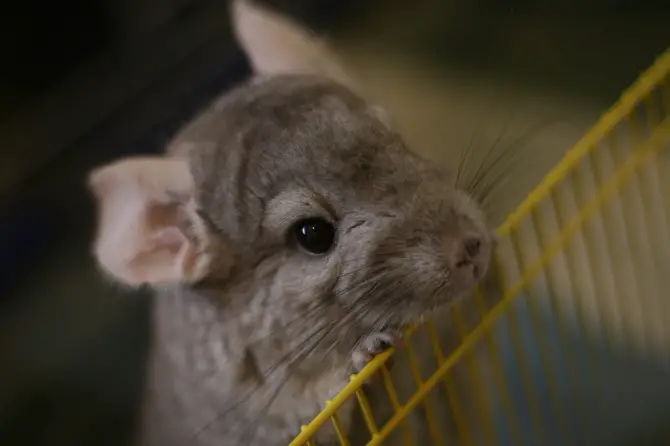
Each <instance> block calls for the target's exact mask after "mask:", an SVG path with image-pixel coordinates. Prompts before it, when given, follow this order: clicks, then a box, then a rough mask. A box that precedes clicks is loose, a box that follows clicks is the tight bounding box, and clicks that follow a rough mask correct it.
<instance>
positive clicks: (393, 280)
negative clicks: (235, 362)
mask: <svg viewBox="0 0 670 446" xmlns="http://www.w3.org/2000/svg"><path fill="white" fill-rule="evenodd" d="M236 5H237V7H241V8H242V9H241V10H238V11H237V12H238V13H241V14H242V17H241V18H240V20H239V21H238V35H239V36H241V37H240V38H241V39H242V41H243V46H244V47H245V48H246V50H247V51H248V52H249V53H250V59H251V60H252V61H253V60H260V61H261V62H257V63H255V64H254V65H255V68H256V70H257V71H258V72H260V74H262V76H259V77H258V78H255V79H253V80H251V81H250V82H248V83H247V84H245V85H243V86H241V87H239V88H237V89H235V90H234V91H232V92H230V93H228V94H227V95H226V96H225V97H223V98H221V99H220V100H218V101H216V102H215V103H214V104H213V105H212V106H211V108H209V109H208V110H207V111H206V112H205V113H203V114H202V115H200V116H199V117H198V118H197V119H196V120H195V121H193V122H192V123H191V124H190V125H189V126H187V127H186V128H185V129H184V131H183V132H182V133H181V134H180V135H179V136H178V137H177V139H176V140H175V141H174V142H173V143H172V145H171V146H170V148H169V150H168V155H167V156H160V157H143V158H128V159H124V160H120V161H117V162H115V163H111V164H108V165H106V166H103V167H101V168H99V169H97V170H95V171H94V172H93V173H92V174H91V177H90V184H91V187H92V190H93V191H94V194H95V196H96V198H97V201H98V203H99V210H100V213H99V228H98V236H97V239H96V242H95V249H94V251H95V256H96V258H97V260H98V262H99V264H100V265H101V267H102V268H103V269H104V270H105V271H106V272H107V273H109V274H110V275H111V276H112V277H114V278H115V279H117V280H119V281H121V282H124V283H127V284H130V285H141V284H152V285H159V284H171V283H175V284H180V286H184V285H185V286H193V287H197V286H199V285H200V284H203V283H207V284H208V285H207V286H208V287H209V289H210V291H211V290H212V289H214V290H217V289H219V290H220V293H219V294H218V295H219V297H220V299H222V300H223V301H225V299H226V296H225V291H224V290H225V289H227V287H228V286H229V284H230V283H231V282H235V283H237V284H238V285H239V284H240V283H245V282H246V283H248V287H252V288H253V287H267V288H268V289H267V296H269V299H276V300H277V302H285V303H287V305H288V303H290V305H288V306H290V307H295V306H304V307H310V306H312V305H314V303H319V305H321V306H327V307H329V308H331V309H332V310H333V311H335V312H336V314H339V316H338V317H340V318H341V319H342V320H343V321H344V320H349V321H350V322H356V323H360V324H362V325H365V326H366V327H377V326H383V325H389V324H391V325H403V324H405V323H408V322H412V321H415V320H417V319H418V318H421V317H422V316H424V315H426V314H428V313H429V312H430V311H431V310H433V309H435V308H436V307H438V306H440V305H442V304H445V303H448V302H450V301H453V300H454V299H456V298H458V297H460V296H463V295H464V294H466V293H468V292H470V291H471V290H472V289H473V288H474V286H475V284H476V283H477V282H478V281H479V280H480V279H481V278H482V276H483V275H484V274H485V273H486V271H487V269H488V267H489V263H490V259H491V252H492V249H493V246H494V236H493V233H492V231H491V229H490V228H489V226H488V225H487V222H486V218H485V216H484V214H483V212H482V210H481V209H480V206H479V205H478V204H477V202H476V201H475V200H474V199H472V198H471V197H470V196H469V195H468V193H466V192H465V191H463V190H459V189H458V188H457V187H456V185H455V181H454V177H453V176H452V175H451V174H450V173H449V172H448V171H446V170H444V169H442V168H441V167H439V166H436V165H434V164H432V163H430V162H428V161H426V160H424V159H422V158H421V157H419V156H417V155H416V154H414V153H413V152H412V151H410V150H408V149H407V147H405V144H404V143H403V140H402V138H401V137H400V136H399V135H398V134H397V133H396V132H394V131H393V130H392V128H391V126H390V124H389V122H388V119H387V118H386V116H385V114H384V113H383V111H382V110H381V108H380V107H378V106H376V105H370V104H368V103H367V102H366V101H365V100H364V99H363V98H362V97H361V96H360V95H359V94H357V93H355V92H354V91H355V90H356V87H355V86H351V85H350V84H349V81H348V80H346V77H340V75H341V74H342V73H344V70H342V69H341V68H339V65H333V66H337V69H336V71H335V72H336V75H331V74H332V72H326V73H325V74H324V73H318V72H310V70H309V69H296V70H295V71H296V73H290V72H288V71H289V70H287V69H286V66H284V65H281V64H279V65H281V66H279V68H278V66H277V65H273V64H271V63H268V62H267V60H265V59H263V58H261V57H260V56H261V55H264V54H269V53H272V54H273V57H278V55H281V54H282V51H281V48H280V47H278V48H274V47H273V46H272V45H273V42H275V41H276V40H275V39H270V40H269V42H270V43H268V41H267V40H265V41H264V42H265V43H259V42H258V41H254V39H252V38H249V39H247V40H244V38H245V35H247V36H248V35H255V34H253V29H248V28H245V26H248V25H249V23H252V24H255V26H261V25H263V17H262V16H261V17H257V16H255V15H254V14H257V13H258V11H255V10H253V9H252V10H249V11H247V12H244V11H245V10H244V8H247V7H248V5H247V6H245V4H242V3H236ZM247 13H248V14H249V16H245V15H244V14H247ZM287 26H288V25H287ZM240 27H241V28H242V29H240ZM263 29H264V30H266V31H267V27H263ZM295 39H296V41H297V42H300V39H299V38H297V37H295ZM305 45H306V43H305ZM298 46H299V45H298ZM310 48H311V47H310ZM301 51H304V48H303V49H302V50H301ZM289 53H290V51H289ZM291 58H294V59H295V58H297V56H296V55H295V54H287V55H285V58H284V59H281V58H279V60H283V61H285V60H291ZM289 65H290V64H289ZM305 66H306V65H303V66H300V67H301V68H304V67H305ZM319 66H321V67H323V66H324V64H320V65H319ZM259 278H264V279H263V280H259ZM265 279H267V280H265ZM210 295H212V293H210ZM213 295H215V296H216V295H217V293H216V292H214V293H213ZM305 317H306V318H308V317H309V315H306V316H305Z"/></svg>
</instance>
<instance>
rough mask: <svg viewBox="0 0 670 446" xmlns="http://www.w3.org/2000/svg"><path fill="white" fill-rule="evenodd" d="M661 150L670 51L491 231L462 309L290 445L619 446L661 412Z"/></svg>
mask: <svg viewBox="0 0 670 446" xmlns="http://www.w3.org/2000/svg"><path fill="white" fill-rule="evenodd" d="M669 145H670V50H668V51H666V53H665V54H663V55H662V56H661V57H659V58H658V59H657V61H656V62H655V63H654V64H653V66H652V67H651V68H649V69H648V70H647V71H646V72H645V73H644V74H642V75H641V76H640V78H639V79H638V80H637V81H636V82H635V84H634V85H633V86H632V87H630V88H629V89H628V90H627V91H626V92H624V93H623V95H622V96H621V98H620V99H619V101H618V102H617V103H616V104H615V105H614V106H613V107H612V108H611V109H610V110H609V111H608V112H607V113H605V114H604V115H603V116H602V118H601V119H600V120H599V122H598V123H597V124H596V125H595V126H594V127H593V128H592V129H591V130H590V131H589V132H588V133H587V134H586V135H585V136H584V137H583V138H582V139H581V140H580V141H579V142H578V143H577V144H576V145H575V146H574V147H573V148H572V149H571V150H570V151H568V152H567V154H566V155H565V157H564V158H563V160H562V161H561V162H560V163H559V164H558V165H557V166H556V167H555V168H554V169H552V170H551V171H550V172H549V174H548V175H546V177H545V178H544V180H543V181H542V182H541V183H540V185H539V186H538V187H537V188H536V189H535V190H534V191H533V192H531V193H530V194H529V195H528V197H527V198H526V200H525V201H524V202H523V203H522V204H521V205H520V206H519V207H518V208H517V209H516V210H515V211H514V212H513V213H511V214H510V215H509V216H508V218H507V219H506V221H505V222H504V223H503V224H502V225H501V226H500V228H499V229H498V234H499V236H500V245H499V247H498V249H497V253H496V258H495V261H494V268H493V270H494V271H493V274H491V276H492V277H490V278H489V280H488V281H487V282H486V283H484V284H482V286H481V287H480V289H479V290H477V292H476V293H475V296H474V298H473V299H466V300H464V301H463V302H462V304H459V305H458V306H457V307H456V308H452V309H449V310H448V311H445V314H443V315H438V316H436V317H435V318H433V320H431V321H429V322H427V323H426V324H424V325H422V326H420V327H415V328H412V329H410V330H409V331H408V332H407V333H406V335H405V338H406V347H405V348H403V349H402V350H401V351H398V352H397V353H396V352H395V351H394V350H390V351H388V352H385V353H382V354H381V355H378V356H377V357H376V358H375V359H374V360H373V361H372V362H371V363H370V364H368V366H366V367H365V368H364V369H363V370H362V371H361V372H360V373H359V374H357V375H355V376H352V378H351V382H350V383H349V384H348V385H347V386H346V387H345V388H344V389H343V390H342V391H341V392H340V393H339V394H338V395H337V396H336V397H335V398H333V400H332V401H328V402H327V403H326V406H325V409H324V410H323V411H322V412H321V413H320V414H319V415H318V416H317V417H316V418H315V419H314V420H313V421H312V422H311V423H310V424H308V425H307V426H304V427H303V429H302V432H300V433H299V435H298V436H297V437H296V438H295V439H294V440H293V441H292V442H291V443H290V444H291V445H293V446H297V445H315V444H317V442H316V438H317V434H318V433H320V432H322V431H325V430H331V431H332V432H331V434H332V435H333V438H335V439H337V441H338V444H341V445H343V446H347V445H362V444H367V445H378V444H382V443H383V444H391V445H395V444H403V445H428V444H434V445H441V444H446V445H494V444H499V445H515V446H516V445H526V444H527V445H543V446H544V445H554V444H555V445H557V446H558V445H561V446H563V445H581V444H584V445H594V444H598V445H602V444H620V443H616V441H618V440H621V436H622V435H623V434H622V432H626V431H630V430H631V429H635V428H638V429H641V428H640V427H639V426H640V425H641V423H644V421H645V420H647V419H649V418H650V417H652V416H654V414H655V415H658V414H659V413H670V412H668V411H670V407H668V406H670V403H668V402H670V379H668V378H670V375H668V374H667V373H668V372H667V367H665V366H666V365H668V364H667V362H668V361H667V359H668V357H667V356H668V355H667V353H665V352H666V351H670V349H669V346H670V329H669V328H667V327H668V324H667V323H666V321H668V320H670V299H669V298H667V297H666V295H667V294H668V292H664V291H662V290H663V289H667V288H666V287H664V286H665V285H668V282H670V280H666V277H668V276H670V223H669V222H670V220H669V218H668V214H670V187H669V186H670V158H669V155H668V151H666V150H663V149H667V148H668V146H669ZM447 353H449V354H447ZM392 355H393V357H394V358H393V359H394V364H393V367H387V364H386V363H387V360H388V359H389V357H390V356H392ZM631 358H637V359H638V360H639V362H640V363H645V364H653V366H645V367H647V369H650V370H647V369H644V370H637V369H636V370H635V371H627V372H626V370H627V369H630V368H632V367H633V366H631V365H630V364H632V363H634V362H635V361H634V360H633V359H631ZM624 372H625V373H624ZM617 374H620V375H622V376H621V377H618V378H617ZM617 380H619V381H617ZM645 385H646V386H647V389H646V390H645V389H644V387H645ZM345 403H349V404H352V403H353V404H355V406H356V407H355V413H356V416H355V417H354V418H355V419H354V420H353V422H352V423H353V424H351V426H348V427H347V428H346V429H345V428H344V427H343V426H344V424H343V421H344V420H343V417H344V416H345V414H344V413H342V415H339V416H338V411H340V409H341V408H342V407H343V405H345ZM664 404H665V405H664ZM638 406H639V407H638ZM664 410H665V412H663V411H664ZM346 416H347V417H351V415H350V414H349V412H347V415H346ZM664 421H667V419H666V420H664ZM636 423H637V424H636ZM347 424H349V423H347ZM615 440H616V441H615ZM645 444H648V443H645Z"/></svg>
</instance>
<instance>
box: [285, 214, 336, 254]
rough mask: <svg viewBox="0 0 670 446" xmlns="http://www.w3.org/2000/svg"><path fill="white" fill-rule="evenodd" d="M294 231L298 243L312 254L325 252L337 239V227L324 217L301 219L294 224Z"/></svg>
mask: <svg viewBox="0 0 670 446" xmlns="http://www.w3.org/2000/svg"><path fill="white" fill-rule="evenodd" d="M293 232H294V234H295V239H296V240H297V241H298V244H299V245H300V246H301V247H302V248H303V249H304V250H305V251H307V252H310V253H312V254H324V253H325V252H327V251H328V250H329V249H330V248H331V247H332V246H333V242H334V241H335V228H334V227H333V225H332V224H330V223H329V222H327V221H326V220H324V219H322V218H308V219H306V220H301V221H299V222H298V223H297V224H296V225H295V226H294V228H293Z"/></svg>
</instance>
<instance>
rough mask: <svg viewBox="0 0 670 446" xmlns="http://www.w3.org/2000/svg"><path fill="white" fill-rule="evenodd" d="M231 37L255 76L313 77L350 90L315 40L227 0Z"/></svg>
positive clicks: (245, 2) (246, 3)
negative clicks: (335, 82) (230, 21)
mask: <svg viewBox="0 0 670 446" xmlns="http://www.w3.org/2000/svg"><path fill="white" fill-rule="evenodd" d="M230 1H231V3H230V5H231V20H232V22H233V29H234V32H235V36H236V38H237V40H238V42H239V43H240V45H241V46H242V49H243V50H244V51H245V53H246V55H247V57H248V58H249V61H250V63H251V66H252V68H253V70H254V72H255V73H256V74H291V73H293V74H317V75H321V76H325V77H329V78H331V79H333V80H336V81H338V82H340V83H343V84H345V85H348V86H349V87H351V88H354V87H355V85H354V83H353V81H352V79H351V78H350V77H349V75H348V74H347V73H346V70H345V69H344V68H343V65H342V63H341V62H340V61H339V60H338V57H337V56H336V55H335V54H334V52H333V51H332V50H331V49H330V48H329V47H328V45H327V44H326V43H325V42H324V41H323V40H322V39H320V38H319V37H317V36H316V35H314V34H313V33H311V32H309V31H308V30H307V29H305V28H303V27H301V26H299V25H298V24H297V23H295V22H293V21H292V20H290V19H289V18H288V17H285V16H282V15H280V14H279V13H277V12H274V11H271V10H269V9H267V8H266V7H264V6H261V5H259V4H257V3H255V2H254V1H252V0H230Z"/></svg>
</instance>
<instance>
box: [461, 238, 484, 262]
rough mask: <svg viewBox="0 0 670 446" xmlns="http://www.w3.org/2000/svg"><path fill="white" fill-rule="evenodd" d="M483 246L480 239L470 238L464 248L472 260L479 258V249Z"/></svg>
mask: <svg viewBox="0 0 670 446" xmlns="http://www.w3.org/2000/svg"><path fill="white" fill-rule="evenodd" d="M481 246H482V242H481V240H479V239H478V238H470V239H467V240H466V241H465V243H463V247H464V248H465V252H467V253H468V256H469V257H470V258H473V257H477V254H479V249H480V248H481Z"/></svg>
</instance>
